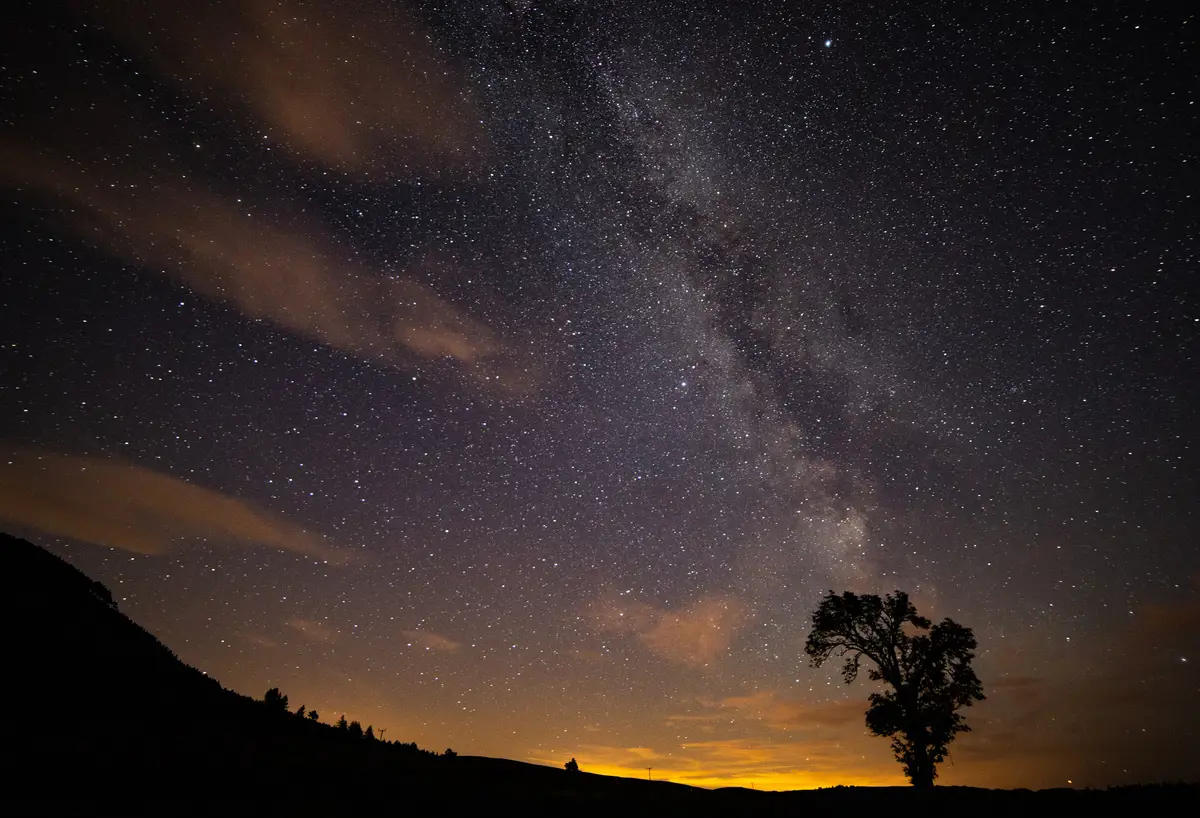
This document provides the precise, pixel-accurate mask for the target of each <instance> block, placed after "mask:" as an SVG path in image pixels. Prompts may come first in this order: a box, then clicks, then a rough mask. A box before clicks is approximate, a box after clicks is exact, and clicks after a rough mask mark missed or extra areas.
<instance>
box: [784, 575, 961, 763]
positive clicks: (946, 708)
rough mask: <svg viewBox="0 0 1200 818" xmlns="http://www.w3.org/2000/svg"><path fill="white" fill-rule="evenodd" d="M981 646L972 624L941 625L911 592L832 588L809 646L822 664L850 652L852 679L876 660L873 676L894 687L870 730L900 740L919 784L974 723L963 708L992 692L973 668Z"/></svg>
mask: <svg viewBox="0 0 1200 818" xmlns="http://www.w3.org/2000/svg"><path fill="white" fill-rule="evenodd" d="M975 647H976V642H975V635H974V634H973V633H972V632H971V629H970V628H966V627H963V626H962V625H960V624H958V623H957V622H955V621H954V620H952V619H943V620H942V621H941V622H939V623H938V624H936V625H933V624H932V623H931V622H930V620H928V619H926V618H925V617H923V616H919V615H918V614H917V610H916V608H915V607H914V606H913V604H912V603H911V602H910V601H909V599H908V594H906V593H904V592H903V591H896V592H895V593H892V594H888V595H887V596H886V597H885V598H883V599H880V598H879V597H878V596H875V595H873V594H863V595H861V596H859V595H856V594H853V593H850V592H849V591H847V592H845V593H843V594H842V595H841V596H838V595H836V594H834V593H833V592H832V591H830V592H829V594H828V595H827V596H826V597H825V598H824V599H822V600H821V604H820V606H819V607H818V608H817V610H816V611H815V612H814V613H813V629H812V631H811V632H810V633H809V635H808V640H807V642H806V643H805V646H804V652H805V653H806V654H808V655H809V657H810V659H811V661H812V664H813V666H814V667H820V666H821V665H822V664H824V663H825V661H826V660H827V659H829V658H830V657H831V656H836V657H844V662H843V664H842V678H843V679H845V680H846V683H847V684H849V683H851V682H853V681H854V680H855V679H856V678H858V672H859V669H860V668H861V666H862V662H863V659H864V658H865V659H867V660H869V661H870V662H871V663H872V664H873V665H874V666H873V667H868V669H867V675H868V676H869V677H870V678H871V679H872V680H874V681H882V682H884V683H886V684H887V685H888V686H889V687H890V688H891V689H890V690H886V691H884V692H882V693H880V692H876V693H872V694H871V696H870V699H869V702H870V705H869V707H868V708H867V719H866V723H867V729H869V730H870V731H871V733H872V734H874V735H877V736H885V737H889V738H891V739H892V750H893V751H894V752H895V754H896V760H897V761H899V762H900V763H901V764H902V765H903V766H904V773H905V775H907V776H908V778H909V780H910V781H911V782H912V783H913V786H918V787H931V786H933V781H934V779H935V778H937V765H938V764H940V763H941V762H942V761H944V760H945V758H946V754H947V752H948V747H949V745H950V742H951V741H953V740H954V737H955V736H956V735H957V734H958V733H963V732H967V731H969V730H970V729H971V728H970V727H969V726H967V724H966V721H965V720H964V718H963V716H962V715H961V714H960V713H958V712H957V711H958V710H959V708H962V707H969V706H970V705H972V704H973V703H974V702H976V701H979V700H981V699H983V698H985V697H984V695H983V685H982V684H981V683H980V681H979V677H978V676H976V675H975V671H974V670H973V669H972V668H971V660H972V659H974V658H975V653H974V651H975Z"/></svg>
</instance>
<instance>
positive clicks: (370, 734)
mask: <svg viewBox="0 0 1200 818" xmlns="http://www.w3.org/2000/svg"><path fill="white" fill-rule="evenodd" d="M363 737H364V738H365V739H366V740H367V741H374V740H375V728H374V727H372V726H371V725H369V724H368V725H367V732H365V733H363Z"/></svg>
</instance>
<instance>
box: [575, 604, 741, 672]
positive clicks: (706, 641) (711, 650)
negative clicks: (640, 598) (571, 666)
mask: <svg viewBox="0 0 1200 818" xmlns="http://www.w3.org/2000/svg"><path fill="white" fill-rule="evenodd" d="M591 613H592V621H593V623H594V625H595V627H596V629H597V630H598V631H600V632H602V633H631V634H634V635H636V637H637V640H638V641H639V642H640V643H641V644H642V645H643V646H645V647H646V648H648V649H649V650H650V651H652V652H654V653H656V654H658V655H659V656H661V657H663V658H664V659H668V660H670V661H672V662H676V663H679V664H682V665H687V666H689V667H703V666H705V665H708V664H711V663H712V662H714V661H715V660H716V659H717V658H719V657H720V656H722V655H723V654H724V653H725V651H726V650H728V649H729V646H730V644H732V642H733V639H734V636H736V634H737V631H738V630H739V629H740V628H741V626H742V625H744V624H745V623H746V621H747V619H748V618H749V611H748V610H747V608H746V606H745V605H744V604H743V603H742V602H741V601H740V600H739V599H737V598H736V597H733V596H725V595H718V596H707V597H703V598H701V599H698V600H696V601H695V602H693V603H692V604H691V605H688V606H687V607H685V608H679V609H675V610H665V609H660V608H655V607H653V606H651V605H647V604H645V603H640V602H626V601H624V600H622V599H621V598H620V597H610V598H608V599H605V600H602V601H600V602H597V603H595V604H594V605H593V606H592V611H591Z"/></svg>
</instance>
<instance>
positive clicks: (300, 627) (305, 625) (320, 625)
mask: <svg viewBox="0 0 1200 818" xmlns="http://www.w3.org/2000/svg"><path fill="white" fill-rule="evenodd" d="M286 624H287V626H288V627H289V628H291V629H292V630H294V631H296V632H298V633H299V634H300V635H301V636H303V637H305V638H306V639H309V640H311V641H313V642H323V643H329V642H333V641H334V640H336V639H337V636H338V633H337V631H336V630H334V629H333V628H332V627H330V626H329V625H326V624H325V623H324V622H320V621H318V620H316V619H300V618H296V619H289V620H288V621H287V623H286Z"/></svg>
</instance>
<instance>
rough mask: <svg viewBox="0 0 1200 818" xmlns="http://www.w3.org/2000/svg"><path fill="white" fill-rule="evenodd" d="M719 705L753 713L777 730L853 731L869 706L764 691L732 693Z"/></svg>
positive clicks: (861, 703)
mask: <svg viewBox="0 0 1200 818" xmlns="http://www.w3.org/2000/svg"><path fill="white" fill-rule="evenodd" d="M719 704H720V706H721V707H723V708H728V709H732V710H735V711H737V712H739V713H741V714H743V715H747V716H750V717H752V718H755V719H757V720H759V721H761V722H762V723H763V724H765V725H767V726H769V727H772V728H775V729H777V730H798V729H806V728H813V727H836V728H847V729H849V730H853V729H854V727H855V726H856V725H862V723H863V719H864V714H865V711H866V705H865V702H864V701H859V700H855V699H837V700H834V701H831V702H808V701H802V700H800V699H797V698H794V697H790V696H785V695H781V694H779V693H776V692H774V691H769V690H763V691H758V692H756V693H751V694H749V695H746V696H730V697H727V698H724V699H722V700H721V701H720V703H719Z"/></svg>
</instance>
